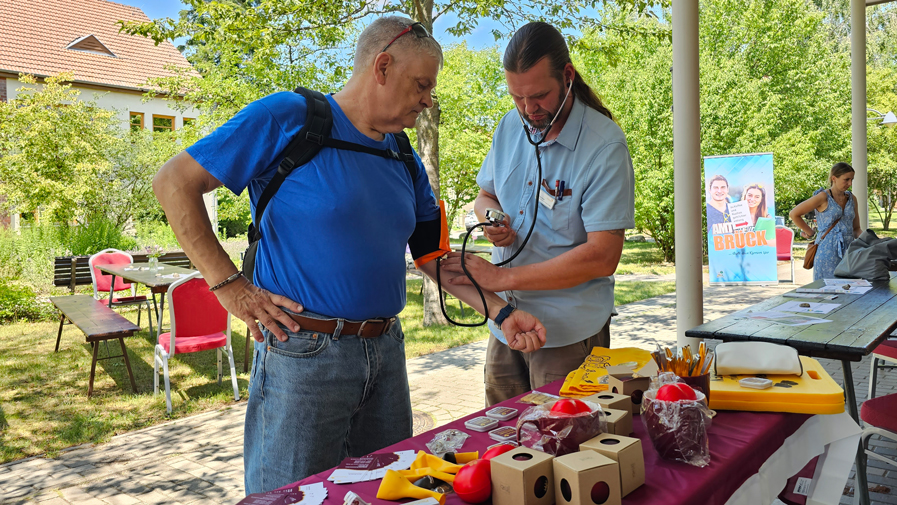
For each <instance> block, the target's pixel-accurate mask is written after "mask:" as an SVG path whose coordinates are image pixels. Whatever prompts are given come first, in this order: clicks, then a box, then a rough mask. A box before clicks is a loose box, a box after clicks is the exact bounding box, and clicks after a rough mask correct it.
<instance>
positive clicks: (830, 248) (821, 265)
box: [789, 163, 863, 280]
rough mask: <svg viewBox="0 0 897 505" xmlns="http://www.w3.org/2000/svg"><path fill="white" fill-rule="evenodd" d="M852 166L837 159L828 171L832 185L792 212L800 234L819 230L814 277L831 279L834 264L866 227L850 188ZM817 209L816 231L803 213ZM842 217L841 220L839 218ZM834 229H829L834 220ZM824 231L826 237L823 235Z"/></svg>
mask: <svg viewBox="0 0 897 505" xmlns="http://www.w3.org/2000/svg"><path fill="white" fill-rule="evenodd" d="M853 175H854V171H853V167H851V166H850V165H848V164H847V163H836V164H835V166H833V167H832V169H831V171H830V172H829V183H830V185H831V187H830V188H829V189H818V190H816V191H815V192H814V193H813V197H812V198H810V199H808V200H804V201H803V202H801V203H800V204H799V205H798V206H797V207H795V208H794V210H792V211H791V213H790V214H789V215H790V216H791V220H792V221H794V224H796V225H797V227H798V228H800V230H801V231H800V235H801V236H802V237H804V238H810V237H812V236H813V235H814V234H815V233H818V234H819V235H818V236H817V238H816V240H817V241H818V245H817V248H816V258H815V260H814V263H813V279H814V280H818V279H832V278H834V277H835V267H837V266H838V263H840V262H841V258H843V257H844V253H845V252H847V246H848V245H850V243H851V242H853V239H854V238H856V237H858V236H859V235H860V233H861V232H862V231H863V230H862V229H861V228H860V216H859V215H858V214H857V212H856V208H857V198H856V197H855V196H853V193H851V192H850V191H848V190H849V189H850V185H851V184H853ZM812 210H815V211H816V228H817V229H816V231H813V228H811V227H810V225H808V224H807V222H806V221H804V218H803V216H804V214H807V213H809V212H810V211H812ZM839 219H840V220H839ZM835 221H837V224H835V227H834V228H832V231H830V232H829V233H828V235H826V234H825V232H826V230H828V229H829V227H831V226H832V223H835ZM823 235H825V238H822V236H823Z"/></svg>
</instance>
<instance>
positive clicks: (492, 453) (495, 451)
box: [483, 444, 516, 461]
mask: <svg viewBox="0 0 897 505" xmlns="http://www.w3.org/2000/svg"><path fill="white" fill-rule="evenodd" d="M514 449H516V447H515V446H513V445H511V444H501V445H496V446H495V447H493V448H492V449H489V450H488V451H486V453H485V454H483V459H485V460H486V461H489V460H490V459H492V458H494V457H496V456H499V455H501V454H504V453H506V452H508V451H513V450H514Z"/></svg>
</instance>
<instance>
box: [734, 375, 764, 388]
mask: <svg viewBox="0 0 897 505" xmlns="http://www.w3.org/2000/svg"><path fill="white" fill-rule="evenodd" d="M738 384H739V385H740V386H741V387H743V388H753V389H769V388H771V387H772V381H771V380H769V379H763V378H761V377H745V378H744V379H741V380H739V381H738Z"/></svg>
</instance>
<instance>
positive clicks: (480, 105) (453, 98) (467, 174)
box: [438, 43, 514, 223]
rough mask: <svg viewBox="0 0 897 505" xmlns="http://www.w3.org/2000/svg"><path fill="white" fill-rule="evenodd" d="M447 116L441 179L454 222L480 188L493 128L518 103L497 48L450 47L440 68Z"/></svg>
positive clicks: (442, 133)
mask: <svg viewBox="0 0 897 505" xmlns="http://www.w3.org/2000/svg"><path fill="white" fill-rule="evenodd" d="M438 95H439V104H440V108H441V109H442V115H441V118H442V121H441V123H440V125H439V131H440V136H441V139H442V140H441V141H440V150H439V167H440V170H439V179H440V183H441V184H442V187H443V191H442V199H443V200H445V203H446V214H447V215H448V221H449V223H452V222H454V220H455V217H456V216H457V215H458V212H459V211H460V209H461V207H463V206H464V205H466V204H468V203H470V202H472V201H473V200H474V199H475V198H476V196H477V194H478V193H479V186H477V183H476V176H477V173H479V170H480V166H481V165H482V164H483V160H484V159H485V158H486V154H487V153H488V152H489V148H490V147H491V145H492V133H493V132H494V131H495V128H496V127H497V126H498V122H499V120H501V118H502V116H504V115H505V114H506V113H507V112H508V111H509V110H512V109H513V107H514V103H513V101H512V100H511V98H510V95H508V91H507V84H506V83H505V77H504V72H503V70H502V67H501V57H500V55H499V54H498V50H497V49H496V48H490V49H483V50H473V49H470V48H468V47H467V44H466V43H461V44H458V45H454V46H452V47H449V48H448V49H447V50H446V51H445V66H444V68H443V69H442V71H441V72H440V73H439V90H438Z"/></svg>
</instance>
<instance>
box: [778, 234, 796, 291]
mask: <svg viewBox="0 0 897 505" xmlns="http://www.w3.org/2000/svg"><path fill="white" fill-rule="evenodd" d="M793 245H794V231H792V230H791V229H790V228H786V227H784V226H776V259H777V260H778V261H790V262H791V279H790V281H791V282H794V257H793V256H792V255H791V247H792V246H793Z"/></svg>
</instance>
